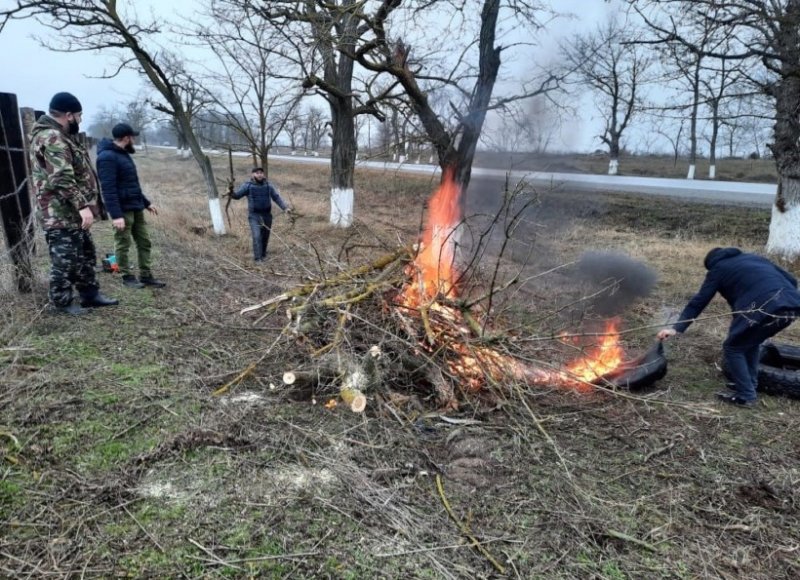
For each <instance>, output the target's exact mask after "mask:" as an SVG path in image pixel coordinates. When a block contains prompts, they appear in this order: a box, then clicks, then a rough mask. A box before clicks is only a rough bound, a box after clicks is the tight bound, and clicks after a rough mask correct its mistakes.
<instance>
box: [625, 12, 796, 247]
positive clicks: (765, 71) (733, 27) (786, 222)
mask: <svg viewBox="0 0 800 580" xmlns="http://www.w3.org/2000/svg"><path fill="white" fill-rule="evenodd" d="M630 2H631V4H632V6H633V7H634V9H635V10H637V11H638V12H639V14H640V15H641V16H642V17H643V18H645V20H646V22H647V24H648V25H649V26H650V28H651V30H652V31H653V33H654V35H655V38H654V39H653V42H680V43H682V44H683V45H684V46H685V47H686V48H687V49H688V50H691V51H693V52H697V53H700V54H704V56H706V57H708V58H714V59H720V60H728V61H743V60H747V61H750V62H752V67H751V70H750V71H749V74H748V77H749V81H750V82H752V83H753V84H754V85H755V86H756V87H758V88H759V89H760V90H761V91H763V93H764V94H766V95H768V96H769V97H771V98H772V99H773V100H774V104H775V111H774V116H775V126H774V132H773V135H774V139H773V143H772V144H771V146H770V149H771V151H772V154H773V156H774V157H775V163H776V166H777V170H778V191H777V195H776V197H775V204H774V205H773V210H772V219H771V221H770V232H769V240H768V241H767V251H768V252H771V253H774V254H778V255H780V256H783V257H785V258H788V259H792V260H793V259H796V258H798V257H800V117H798V115H797V111H798V110H800V0H781V1H777V0H747V1H746V2H745V1H742V2H719V1H717V0H692V1H691V2H688V1H686V0H683V1H681V0H630ZM675 5H681V6H684V7H686V8H687V9H690V10H694V11H696V12H697V13H698V14H699V15H704V17H707V18H712V19H714V20H715V21H716V24H717V25H718V26H719V27H721V28H723V29H725V31H726V36H727V37H728V38H731V39H732V42H731V43H730V45H728V46H726V47H725V49H724V50H722V51H719V52H717V51H708V52H706V51H705V50H704V49H703V47H701V46H699V45H698V43H697V41H696V39H695V38H692V37H690V36H684V35H682V34H681V32H680V31H679V30H678V29H677V27H676V26H675V25H674V24H675V23H674V22H672V21H670V20H669V19H665V18H663V14H664V10H666V9H669V8H671V7H672V6H675Z"/></svg>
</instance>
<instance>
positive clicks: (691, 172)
mask: <svg viewBox="0 0 800 580" xmlns="http://www.w3.org/2000/svg"><path fill="white" fill-rule="evenodd" d="M696 169H697V166H695V164H694V163H692V164H691V165H690V166H689V171H688V172H687V173H686V179H694V172H695V170H696Z"/></svg>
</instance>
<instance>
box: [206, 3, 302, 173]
mask: <svg viewBox="0 0 800 580" xmlns="http://www.w3.org/2000/svg"><path fill="white" fill-rule="evenodd" d="M208 9H209V16H210V18H211V21H212V22H213V26H209V25H195V31H194V35H195V37H196V38H198V39H199V40H200V41H201V42H202V44H203V45H205V46H206V47H208V48H209V49H210V50H211V51H212V52H213V53H214V54H215V55H216V57H217V59H216V61H215V62H214V64H213V66H209V67H207V68H208V73H207V76H208V80H209V81H210V82H208V83H206V84H205V85H204V86H205V89H206V92H207V94H208V95H209V98H210V100H211V101H213V103H214V107H215V109H217V110H218V111H222V112H224V115H223V116H222V117H221V118H220V119H221V122H222V123H224V124H226V125H227V126H228V127H229V128H230V129H232V130H233V131H234V132H235V133H236V134H238V135H239V136H240V137H241V138H242V139H243V140H244V142H245V143H246V144H247V147H248V149H249V151H250V153H251V154H252V156H253V159H254V162H255V163H256V164H257V165H259V166H260V167H263V168H264V171H265V173H268V171H269V151H270V149H271V148H272V147H273V146H274V145H275V141H276V140H277V138H278V136H279V135H280V133H281V130H282V129H283V127H284V124H285V123H286V121H287V119H288V118H289V116H290V115H291V114H292V112H293V111H294V109H295V107H297V105H298V103H299V102H300V99H301V98H302V96H303V91H302V89H300V88H299V87H297V86H296V85H295V86H294V89H293V88H292V85H291V83H290V82H289V81H288V80H287V79H286V74H285V73H284V72H283V70H282V68H283V67H284V66H286V64H287V63H286V61H285V60H284V59H283V58H282V57H281V48H282V46H281V45H282V43H283V39H282V37H280V36H279V35H278V34H277V33H276V31H275V30H274V29H273V28H272V27H271V26H270V25H269V23H268V22H266V21H265V20H263V19H262V18H261V17H260V16H259V15H258V14H257V13H256V12H255V11H254V10H253V8H252V7H251V6H250V4H248V3H243V4H232V3H230V2H226V1H221V0H210V3H209V6H208Z"/></svg>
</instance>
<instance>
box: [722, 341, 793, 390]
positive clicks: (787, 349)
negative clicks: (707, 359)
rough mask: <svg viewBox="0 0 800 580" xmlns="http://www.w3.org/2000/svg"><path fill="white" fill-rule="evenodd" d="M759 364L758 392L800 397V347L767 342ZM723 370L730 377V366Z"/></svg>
mask: <svg viewBox="0 0 800 580" xmlns="http://www.w3.org/2000/svg"><path fill="white" fill-rule="evenodd" d="M758 360H759V365H758V392H759V393H765V394H767V395H781V396H784V397H791V398H795V399H800V347H797V346H794V345H792V344H776V343H772V342H765V343H764V344H763V345H761V352H760V353H759V359H758ZM722 372H723V374H724V375H725V377H727V378H728V379H730V373H729V372H728V368H727V367H726V366H725V365H723V368H722Z"/></svg>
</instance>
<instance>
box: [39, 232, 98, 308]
mask: <svg viewBox="0 0 800 580" xmlns="http://www.w3.org/2000/svg"><path fill="white" fill-rule="evenodd" d="M44 236H45V239H46V240H47V247H48V248H49V250H50V302H51V303H52V304H53V305H55V306H67V305H69V303H70V302H71V301H72V287H73V286H75V289H76V290H77V291H78V293H79V294H80V295H81V298H84V299H87V298H93V297H94V296H96V295H97V293H98V291H99V286H98V285H97V279H96V278H95V273H94V266H95V262H96V260H97V256H96V254H95V249H94V241H92V235H91V234H90V233H89V232H87V231H84V230H81V229H67V228H63V229H53V230H45V232H44Z"/></svg>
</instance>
